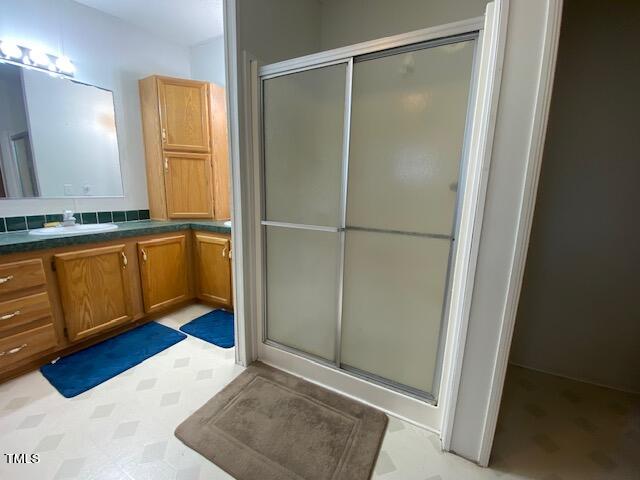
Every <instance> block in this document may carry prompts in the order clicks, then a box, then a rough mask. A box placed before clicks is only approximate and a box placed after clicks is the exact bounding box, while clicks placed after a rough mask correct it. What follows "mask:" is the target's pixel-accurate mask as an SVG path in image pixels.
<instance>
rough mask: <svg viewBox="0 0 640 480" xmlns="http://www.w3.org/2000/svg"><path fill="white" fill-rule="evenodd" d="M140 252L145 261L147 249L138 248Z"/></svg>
mask: <svg viewBox="0 0 640 480" xmlns="http://www.w3.org/2000/svg"><path fill="white" fill-rule="evenodd" d="M140 253H142V261H144V262H146V261H147V251H146V250H145V249H144V248H142V249H140Z"/></svg>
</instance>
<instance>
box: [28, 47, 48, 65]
mask: <svg viewBox="0 0 640 480" xmlns="http://www.w3.org/2000/svg"><path fill="white" fill-rule="evenodd" d="M29 58H30V59H31V61H32V62H33V63H34V64H36V65H39V66H41V67H46V66H48V65H49V62H50V60H49V55H47V54H46V53H44V52H43V51H40V50H36V49H33V50H31V51H30V52H29Z"/></svg>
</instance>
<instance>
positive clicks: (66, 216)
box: [62, 210, 76, 227]
mask: <svg viewBox="0 0 640 480" xmlns="http://www.w3.org/2000/svg"><path fill="white" fill-rule="evenodd" d="M75 224H76V217H74V216H73V212H72V211H71V210H65V211H64V212H62V226H63V227H72V226H74V225H75Z"/></svg>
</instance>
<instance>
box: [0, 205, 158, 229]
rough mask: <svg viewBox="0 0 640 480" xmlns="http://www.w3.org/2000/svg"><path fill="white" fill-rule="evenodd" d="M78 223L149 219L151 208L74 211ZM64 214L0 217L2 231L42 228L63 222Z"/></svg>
mask: <svg viewBox="0 0 640 480" xmlns="http://www.w3.org/2000/svg"><path fill="white" fill-rule="evenodd" d="M73 216H74V217H76V223H112V222H134V221H137V220H149V210H126V211H124V210H118V211H111V212H81V213H74V214H73ZM61 221H62V214H60V213H47V214H43V215H27V216H21V217H5V218H2V217H0V232H19V231H23V230H33V229H34V228H42V227H43V226H44V224H45V223H46V222H61Z"/></svg>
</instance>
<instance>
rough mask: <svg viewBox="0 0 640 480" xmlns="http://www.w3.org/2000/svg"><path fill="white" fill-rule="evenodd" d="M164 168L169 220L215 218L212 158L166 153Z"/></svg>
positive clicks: (191, 154)
mask: <svg viewBox="0 0 640 480" xmlns="http://www.w3.org/2000/svg"><path fill="white" fill-rule="evenodd" d="M164 168H165V172H164V185H165V192H166V196H167V215H168V216H169V218H212V217H213V198H212V191H211V156H210V155H205V154H201V153H169V152H165V154H164Z"/></svg>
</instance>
